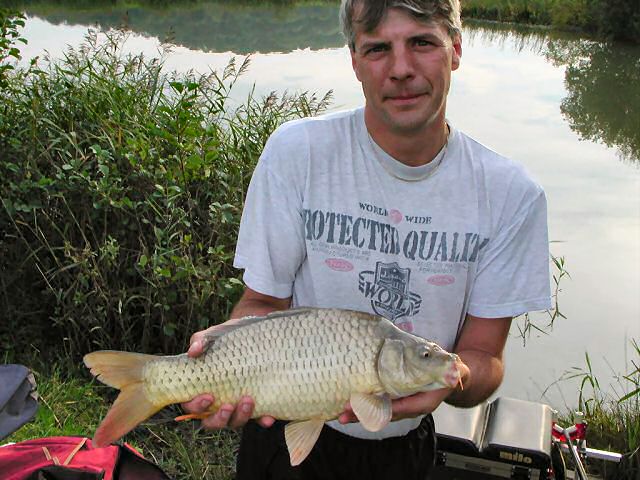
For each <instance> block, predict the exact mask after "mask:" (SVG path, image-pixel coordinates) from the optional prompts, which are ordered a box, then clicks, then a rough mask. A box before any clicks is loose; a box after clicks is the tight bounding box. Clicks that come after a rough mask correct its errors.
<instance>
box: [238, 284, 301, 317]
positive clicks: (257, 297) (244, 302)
mask: <svg viewBox="0 0 640 480" xmlns="http://www.w3.org/2000/svg"><path fill="white" fill-rule="evenodd" d="M290 305H291V299H290V298H276V297H269V296H266V295H261V294H258V293H257V292H254V291H251V290H249V289H247V291H245V293H244V294H243V295H242V298H240V300H239V301H238V303H236V305H235V307H233V310H232V311H231V316H230V319H237V318H242V317H248V316H261V315H266V314H267V313H271V312H274V311H276V310H286V309H287V308H289V307H290Z"/></svg>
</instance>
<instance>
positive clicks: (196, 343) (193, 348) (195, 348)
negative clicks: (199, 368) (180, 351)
mask: <svg viewBox="0 0 640 480" xmlns="http://www.w3.org/2000/svg"><path fill="white" fill-rule="evenodd" d="M202 350H203V348H202V340H200V337H197V338H196V339H195V340H193V341H192V342H191V344H190V345H189V350H187V355H188V356H190V357H199V356H200V355H202Z"/></svg>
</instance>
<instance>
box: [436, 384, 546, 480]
mask: <svg viewBox="0 0 640 480" xmlns="http://www.w3.org/2000/svg"><path fill="white" fill-rule="evenodd" d="M433 418H434V421H435V426H436V434H437V437H438V451H437V456H436V467H435V470H434V472H433V476H430V477H429V478H434V479H436V480H467V479H473V480H498V479H504V478H510V479H516V480H555V478H556V477H554V473H553V468H552V456H553V453H552V450H553V449H552V442H551V426H552V422H553V410H552V409H551V407H550V406H548V405H545V404H541V403H534V402H528V401H524V400H518V399H514V398H507V397H500V398H498V399H496V400H494V401H493V402H491V403H483V404H480V405H478V406H476V407H474V408H469V409H463V408H455V407H452V406H450V405H447V404H443V405H441V406H440V407H438V409H437V410H436V411H435V412H434V413H433Z"/></svg>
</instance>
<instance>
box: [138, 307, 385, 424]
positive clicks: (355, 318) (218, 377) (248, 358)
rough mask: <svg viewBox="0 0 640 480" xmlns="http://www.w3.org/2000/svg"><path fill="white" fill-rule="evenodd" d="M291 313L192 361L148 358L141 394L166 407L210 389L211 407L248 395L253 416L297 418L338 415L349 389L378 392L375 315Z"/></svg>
mask: <svg viewBox="0 0 640 480" xmlns="http://www.w3.org/2000/svg"><path fill="white" fill-rule="evenodd" d="M293 315H295V316H296V318H295V319H286V321H283V319H282V318H272V319H271V318H269V319H266V320H264V321H261V322H259V323H255V324H253V325H250V326H247V327H243V328H240V329H238V330H235V331H232V332H230V333H228V334H226V335H224V336H222V337H220V338H218V339H216V341H215V343H214V344H213V345H212V346H211V347H210V348H209V349H208V350H207V352H206V354H205V355H203V356H202V357H199V358H197V359H193V358H188V357H186V356H185V355H179V356H176V357H163V358H161V359H159V360H157V361H153V362H150V363H149V364H148V365H147V366H146V367H145V372H144V378H145V389H146V394H147V395H148V396H149V398H150V399H153V400H152V401H154V403H155V402H157V403H158V404H165V405H166V404H170V403H178V402H184V401H187V400H190V399H191V398H193V397H195V396H196V395H198V394H201V393H211V394H213V395H214V397H215V404H214V406H213V407H214V409H217V408H219V407H220V405H221V404H223V403H232V404H235V403H237V401H238V399H239V398H240V397H241V396H243V395H250V396H251V397H253V399H254V401H255V405H256V408H255V411H254V416H255V417H258V416H262V415H271V416H274V417H276V418H279V419H286V420H299V419H306V418H314V417H321V418H325V419H330V418H335V417H336V416H337V415H338V414H339V413H340V412H342V411H343V410H344V406H345V403H346V402H347V401H348V400H349V398H350V395H351V393H352V392H362V393H377V392H380V391H382V386H381V385H380V382H379V379H378V374H377V368H376V363H377V355H378V351H379V349H380V345H381V343H382V341H383V339H381V338H379V336H378V333H377V332H378V329H377V328H376V327H377V325H378V322H377V321H375V320H373V319H374V318H375V317H372V316H370V315H363V314H360V313H357V312H345V311H343V310H332V309H329V310H324V309H323V310H308V311H306V312H305V313H298V314H293Z"/></svg>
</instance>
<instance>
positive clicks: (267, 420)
mask: <svg viewBox="0 0 640 480" xmlns="http://www.w3.org/2000/svg"><path fill="white" fill-rule="evenodd" d="M274 423H276V419H275V418H273V417H268V416H267V417H260V418H259V419H258V424H260V426H261V427H264V428H271V427H272V426H273V424H274Z"/></svg>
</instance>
